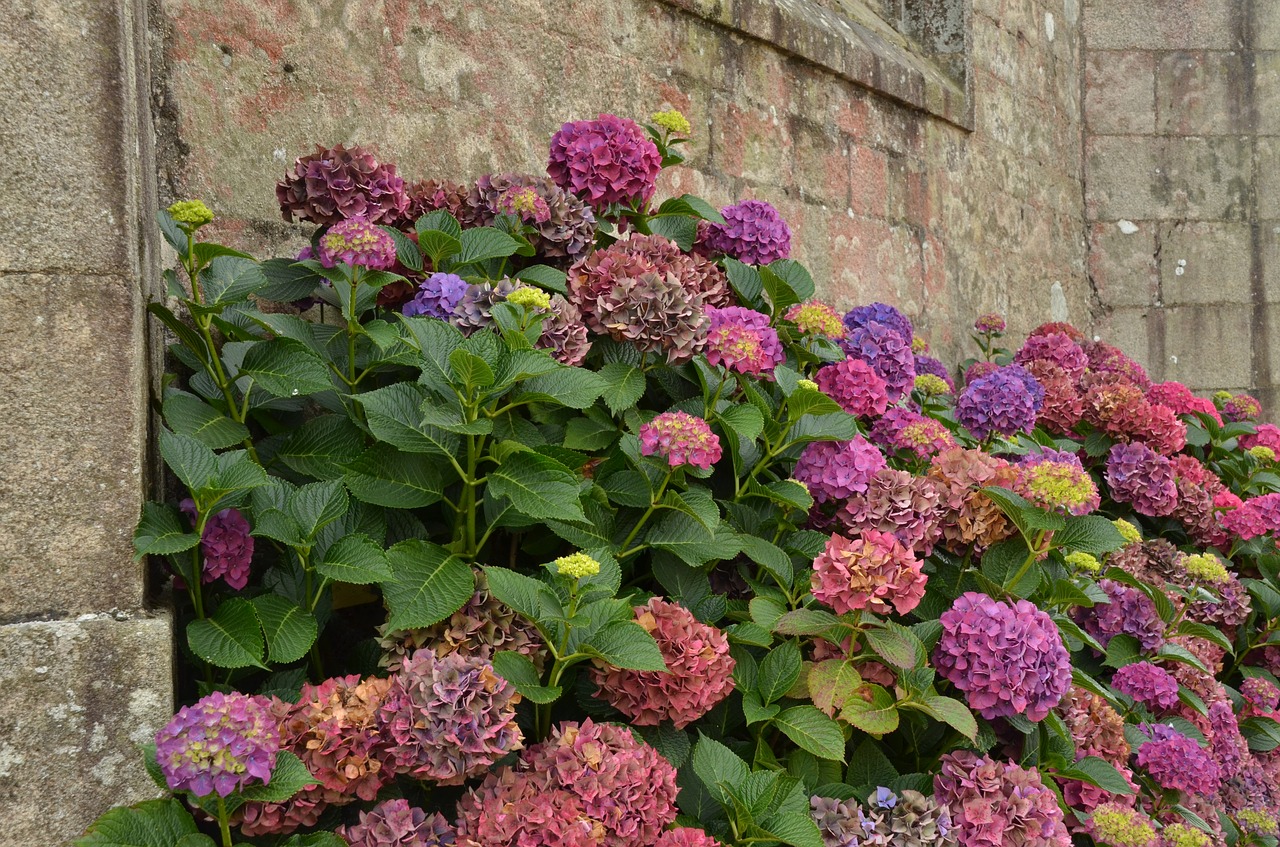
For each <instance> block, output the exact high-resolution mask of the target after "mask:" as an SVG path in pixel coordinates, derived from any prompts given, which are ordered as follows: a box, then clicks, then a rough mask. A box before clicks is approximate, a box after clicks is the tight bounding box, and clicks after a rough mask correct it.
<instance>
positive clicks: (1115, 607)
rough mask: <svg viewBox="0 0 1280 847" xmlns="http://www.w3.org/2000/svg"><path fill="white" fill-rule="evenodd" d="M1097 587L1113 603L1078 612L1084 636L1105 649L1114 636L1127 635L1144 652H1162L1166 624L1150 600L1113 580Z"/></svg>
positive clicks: (1137, 591)
mask: <svg viewBox="0 0 1280 847" xmlns="http://www.w3.org/2000/svg"><path fill="white" fill-rule="evenodd" d="M1098 587H1099V588H1101V589H1102V590H1103V591H1104V592H1106V594H1107V597H1108V599H1109V600H1110V602H1109V603H1099V604H1097V605H1096V606H1094V607H1093V608H1091V609H1079V610H1077V612H1076V615H1077V618H1078V619H1079V620H1081V621H1082V623H1083V626H1084V629H1085V632H1087V633H1089V634H1090V635H1092V636H1093V637H1094V638H1096V639H1097V640H1098V643H1099V644H1101V645H1102V646H1103V647H1106V646H1107V644H1109V643H1110V642H1111V637H1112V636H1114V635H1119V634H1121V633H1124V634H1125V635H1132V636H1133V637H1134V638H1136V639H1138V643H1139V644H1140V645H1141V646H1142V649H1143V651H1144V652H1147V653H1154V652H1155V651H1156V650H1158V649H1160V646H1161V645H1162V644H1164V632H1165V624H1164V621H1162V620H1160V614H1159V613H1158V612H1157V611H1156V605H1155V603H1153V602H1152V601H1151V598H1150V597H1148V596H1147V595H1145V594H1143V593H1142V592H1141V591H1139V590H1138V589H1136V588H1134V587H1132V586H1129V585H1122V584H1121V583H1118V582H1115V581H1113V580H1110V579H1104V580H1102V581H1101V582H1099V583H1098Z"/></svg>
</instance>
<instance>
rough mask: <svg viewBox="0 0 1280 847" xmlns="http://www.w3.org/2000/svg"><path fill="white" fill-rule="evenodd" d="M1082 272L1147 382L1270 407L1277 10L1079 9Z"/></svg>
mask: <svg viewBox="0 0 1280 847" xmlns="http://www.w3.org/2000/svg"><path fill="white" fill-rule="evenodd" d="M1084 29H1085V39H1086V47H1087V67H1086V80H1085V133H1086V140H1085V151H1086V158H1085V184H1086V206H1085V209H1086V214H1087V215H1088V218H1089V232H1090V248H1091V249H1090V260H1089V268H1090V273H1091V275H1092V277H1093V280H1094V283H1095V284H1096V286H1097V289H1098V294H1099V297H1100V300H1101V302H1102V304H1104V305H1105V307H1106V315H1105V318H1104V319H1102V320H1101V321H1100V322H1099V327H1100V329H1101V331H1102V332H1103V334H1105V335H1107V336H1109V337H1110V338H1111V339H1113V340H1115V341H1116V343H1118V344H1120V346H1122V347H1124V348H1125V349H1126V350H1128V351H1130V352H1132V353H1134V354H1136V355H1137V357H1138V358H1139V359H1140V360H1141V361H1142V362H1143V363H1144V364H1145V365H1146V366H1147V367H1148V369H1149V370H1150V371H1151V375H1152V376H1153V377H1154V378H1156V379H1176V380H1179V381H1181V382H1185V383H1186V384H1187V385H1189V386H1191V387H1192V388H1193V389H1197V390H1199V391H1201V392H1204V391H1209V390H1212V389H1233V390H1248V391H1250V392H1253V393H1255V394H1256V395H1257V396H1258V397H1259V398H1260V399H1262V401H1263V405H1264V407H1265V408H1266V409H1268V410H1269V411H1271V412H1273V413H1274V411H1275V408H1276V399H1277V398H1276V383H1277V380H1280V360H1278V359H1277V358H1276V357H1277V356H1278V355H1280V345H1277V344H1274V343H1272V341H1271V336H1272V334H1273V333H1274V332H1275V331H1276V328H1277V327H1276V324H1275V320H1276V318H1275V313H1276V310H1275V309H1274V308H1273V307H1272V305H1271V304H1272V303H1274V302H1275V301H1276V300H1277V299H1280V252H1278V251H1280V197H1278V195H1277V191H1276V189H1277V188H1278V187H1280V4H1277V3H1275V2H1272V0H1132V2H1126V3H1115V2H1112V0H1087V2H1086V3H1085V12H1084Z"/></svg>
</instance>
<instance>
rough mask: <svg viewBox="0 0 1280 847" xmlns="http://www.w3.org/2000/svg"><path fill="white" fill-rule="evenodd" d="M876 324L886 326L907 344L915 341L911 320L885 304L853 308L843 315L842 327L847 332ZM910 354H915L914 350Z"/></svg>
mask: <svg viewBox="0 0 1280 847" xmlns="http://www.w3.org/2000/svg"><path fill="white" fill-rule="evenodd" d="M873 323H878V324H883V325H884V326H887V327H888V328H889V329H891V330H893V331H894V332H896V333H898V335H899V336H900V337H901V338H902V339H903V340H904V341H905V342H906V343H907V344H908V346H910V345H912V343H913V342H914V340H915V336H916V331H915V327H914V326H912V325H911V319H910V318H908V317H907V316H906V315H904V314H902V312H900V311H898V310H897V309H895V308H894V307H893V306H890V305H888V304H887V303H869V304H867V305H865V306H854V307H853V308H852V309H850V310H849V311H847V312H845V314H844V326H845V329H846V330H847V331H849V332H853V331H854V330H856V329H861V328H864V327H866V326H869V325H870V324H873ZM912 352H913V353H914V352H916V351H915V350H914V349H913V350H912Z"/></svg>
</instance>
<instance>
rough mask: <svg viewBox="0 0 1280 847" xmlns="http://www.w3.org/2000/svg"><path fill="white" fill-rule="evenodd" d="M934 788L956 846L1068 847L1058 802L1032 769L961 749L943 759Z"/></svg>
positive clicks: (1069, 841) (934, 781)
mask: <svg viewBox="0 0 1280 847" xmlns="http://www.w3.org/2000/svg"><path fill="white" fill-rule="evenodd" d="M933 789H934V795H935V796H936V797H937V799H938V802H940V803H942V804H943V805H945V806H947V808H948V809H949V811H950V812H951V822H952V826H953V827H954V830H955V834H956V837H957V838H958V839H959V841H960V845H961V847H1007V845H1010V844H1016V845H1019V847H1071V836H1070V834H1069V833H1068V832H1067V827H1066V823H1065V822H1064V820H1063V817H1062V810H1061V809H1060V808H1059V807H1058V799H1057V797H1055V796H1054V793H1053V791H1052V790H1051V789H1049V788H1048V787H1046V786H1045V784H1044V783H1043V782H1042V781H1041V780H1040V773H1039V772H1038V771H1037V770H1036V769H1035V768H1022V767H1019V766H1018V765H1015V764H1012V763H1010V762H1000V761H996V760H994V759H990V758H988V757H986V756H979V755H978V754H976V753H972V752H970V751H968V750H960V751H957V752H955V753H947V754H946V755H944V756H943V757H942V760H941V762H940V768H939V772H938V774H937V775H936V776H934V778H933Z"/></svg>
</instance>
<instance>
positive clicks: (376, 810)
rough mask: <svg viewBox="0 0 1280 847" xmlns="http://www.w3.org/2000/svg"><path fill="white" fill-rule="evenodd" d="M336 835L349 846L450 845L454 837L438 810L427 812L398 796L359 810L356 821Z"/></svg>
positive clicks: (420, 846)
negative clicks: (366, 809)
mask: <svg viewBox="0 0 1280 847" xmlns="http://www.w3.org/2000/svg"><path fill="white" fill-rule="evenodd" d="M338 834H339V835H340V836H342V837H343V838H344V839H345V840H346V842H347V844H349V845H351V847H451V845H453V844H454V843H455V841H456V836H457V833H456V832H455V831H454V829H453V827H452V826H450V825H449V822H448V821H447V820H445V819H444V817H443V816H442V815H441V814H440V813H439V812H433V813H431V814H430V815H428V814H427V813H426V812H425V811H423V810H422V809H419V808H417V807H416V806H410V805H409V801H408V800H405V799H403V798H400V797H397V798H396V799H394V800H385V801H383V802H381V803H379V804H378V805H376V806H374V807H373V808H372V809H370V810H369V811H367V812H361V813H360V822H359V823H357V824H353V825H352V826H344V827H339V828H338Z"/></svg>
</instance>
